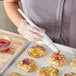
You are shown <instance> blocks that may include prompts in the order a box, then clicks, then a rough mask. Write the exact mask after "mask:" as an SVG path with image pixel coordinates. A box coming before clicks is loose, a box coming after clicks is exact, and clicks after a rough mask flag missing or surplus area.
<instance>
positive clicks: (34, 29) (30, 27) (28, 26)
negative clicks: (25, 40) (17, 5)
mask: <svg viewBox="0 0 76 76" xmlns="http://www.w3.org/2000/svg"><path fill="white" fill-rule="evenodd" d="M27 29H28V30H30V31H33V32H35V33H38V34H40V33H43V32H45V30H44V29H38V28H35V27H32V26H30V25H27Z"/></svg>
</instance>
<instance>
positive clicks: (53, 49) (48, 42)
mask: <svg viewBox="0 0 76 76" xmlns="http://www.w3.org/2000/svg"><path fill="white" fill-rule="evenodd" d="M18 11H19V13H20V14H21V15H22V16H23V17H24V18H25V19H26V21H27V22H28V23H29V24H30V25H31V26H33V27H36V28H38V29H40V28H39V27H38V26H37V25H35V24H34V23H33V22H32V21H31V20H30V19H29V18H28V17H27V16H26V15H25V14H24V13H23V11H22V10H21V9H20V8H19V9H18ZM41 35H42V36H43V37H44V38H43V42H45V43H46V44H47V45H48V46H49V47H50V48H51V50H52V51H54V52H55V53H56V54H59V53H60V51H59V49H58V48H57V47H56V46H55V44H54V43H53V41H52V40H51V39H50V38H49V37H48V36H47V35H46V34H45V33H42V34H41Z"/></svg>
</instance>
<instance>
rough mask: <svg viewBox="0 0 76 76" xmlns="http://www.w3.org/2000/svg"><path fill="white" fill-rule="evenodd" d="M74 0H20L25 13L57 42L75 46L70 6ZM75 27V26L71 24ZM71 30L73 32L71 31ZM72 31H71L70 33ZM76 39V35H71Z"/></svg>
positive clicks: (71, 6)
mask: <svg viewBox="0 0 76 76" xmlns="http://www.w3.org/2000/svg"><path fill="white" fill-rule="evenodd" d="M74 1H75V0H21V2H22V7H23V10H24V12H25V13H26V15H27V16H28V17H29V18H30V19H31V20H32V21H33V22H34V23H35V24H36V25H37V26H39V27H41V28H44V29H45V30H46V34H47V35H48V36H49V37H50V38H51V39H52V40H53V41H54V42H57V43H61V44H65V45H69V46H72V47H76V43H75V41H72V37H71V34H72V33H73V32H75V31H73V30H71V27H72V25H71V23H72V22H71V17H72V10H73V9H72V8H73V6H74V3H75V2H76V1H75V2H74ZM73 28H74V29H76V27H75V26H73ZM72 31H73V32H72ZM71 32H72V33H71ZM72 36H73V39H74V40H76V36H75V35H72Z"/></svg>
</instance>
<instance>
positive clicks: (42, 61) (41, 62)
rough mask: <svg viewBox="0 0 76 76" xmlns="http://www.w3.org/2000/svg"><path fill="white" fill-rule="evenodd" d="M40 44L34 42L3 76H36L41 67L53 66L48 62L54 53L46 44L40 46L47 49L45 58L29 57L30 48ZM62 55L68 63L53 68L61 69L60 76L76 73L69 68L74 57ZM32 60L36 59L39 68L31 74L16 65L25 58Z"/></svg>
mask: <svg viewBox="0 0 76 76" xmlns="http://www.w3.org/2000/svg"><path fill="white" fill-rule="evenodd" d="M37 44H38V43H34V42H32V43H31V44H30V45H29V46H28V47H27V49H26V50H25V51H24V52H23V54H22V55H21V56H20V57H19V58H18V59H17V60H16V61H15V62H14V63H13V65H12V66H11V67H9V68H8V70H6V71H5V72H4V73H3V74H2V75H1V76H8V74H9V73H10V72H18V73H21V74H22V75H23V76H30V75H31V76H36V73H37V70H38V68H39V67H44V66H53V65H50V64H49V63H48V62H47V58H48V57H49V55H50V54H52V53H53V52H52V51H51V49H50V48H49V47H48V46H47V45H45V44H38V45H41V46H43V47H45V48H46V50H47V54H46V55H45V56H44V57H41V58H33V57H30V56H28V49H29V47H31V46H33V45H37ZM66 50H68V49H64V51H66ZM61 54H63V55H65V56H66V58H67V63H66V64H65V65H64V66H62V67H56V66H53V67H55V68H58V69H59V71H60V72H59V76H62V75H63V74H65V73H68V72H75V71H73V70H72V69H70V67H69V63H70V61H71V60H72V58H73V57H74V56H73V55H71V54H67V53H65V52H61ZM27 57H28V58H32V59H34V60H35V61H36V62H37V68H36V69H35V70H34V71H33V72H30V73H26V72H25V71H21V70H20V69H18V68H17V66H16V64H17V62H18V61H20V60H21V59H24V58H27Z"/></svg>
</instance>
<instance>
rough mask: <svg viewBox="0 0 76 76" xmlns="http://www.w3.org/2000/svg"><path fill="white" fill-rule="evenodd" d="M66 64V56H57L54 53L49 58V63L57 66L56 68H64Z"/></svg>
mask: <svg viewBox="0 0 76 76" xmlns="http://www.w3.org/2000/svg"><path fill="white" fill-rule="evenodd" d="M65 62H66V57H65V56H64V55H60V54H59V55H57V54H55V53H53V54H52V55H51V56H49V57H48V63H50V64H52V65H55V66H62V65H64V64H65Z"/></svg>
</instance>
